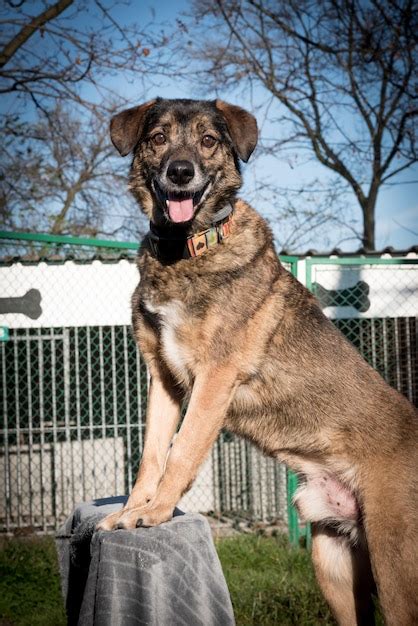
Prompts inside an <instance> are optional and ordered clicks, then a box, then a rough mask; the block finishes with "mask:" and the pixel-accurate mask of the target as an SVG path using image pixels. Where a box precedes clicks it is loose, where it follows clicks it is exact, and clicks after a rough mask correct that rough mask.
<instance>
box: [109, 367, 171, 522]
mask: <svg viewBox="0 0 418 626" xmlns="http://www.w3.org/2000/svg"><path fill="white" fill-rule="evenodd" d="M149 367H150V372H151V382H150V389H149V395H148V406H147V419H146V429H145V443H144V450H143V453H142V458H141V465H140V468H139V472H138V476H137V479H136V482H135V485H134V487H133V489H132V492H131V494H130V496H129V498H128V501H127V502H126V504H125V507H124V508H123V509H122V510H121V511H117V512H116V513H111V514H110V515H108V516H107V517H105V518H104V519H103V520H102V521H101V522H99V524H98V525H97V528H99V529H101V530H111V529H112V528H115V527H116V526H117V525H118V523H119V519H120V518H121V517H122V516H123V515H124V513H125V512H126V511H127V510H129V509H132V508H137V507H141V506H144V505H145V504H147V503H148V502H150V501H151V500H152V499H153V498H154V496H155V494H156V492H157V487H158V484H159V482H160V480H161V476H162V475H163V472H164V465H165V462H166V459H167V453H168V449H169V446H170V443H171V440H172V438H173V436H174V433H175V431H176V428H177V424H178V422H179V419H180V411H181V398H180V397H179V396H178V395H177V393H176V390H175V389H174V388H172V386H171V385H170V383H169V381H168V380H167V377H164V376H163V374H162V373H161V372H160V371H159V370H158V369H157V368H156V367H155V366H154V365H153V364H152V363H151V364H150V365H149Z"/></svg>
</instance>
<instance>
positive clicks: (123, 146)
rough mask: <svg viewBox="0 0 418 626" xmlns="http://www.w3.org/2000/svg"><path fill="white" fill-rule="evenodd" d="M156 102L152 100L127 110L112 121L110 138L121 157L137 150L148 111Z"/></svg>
mask: <svg viewBox="0 0 418 626" xmlns="http://www.w3.org/2000/svg"><path fill="white" fill-rule="evenodd" d="M155 103H156V100H150V101H149V102H145V104H140V105H139V106H137V107H133V108H132V109H125V111H121V112H120V113H117V114H116V115H114V116H113V117H112V119H111V120H110V138H111V140H112V143H113V145H114V146H115V148H116V149H117V150H118V151H119V153H120V154H121V156H126V155H127V154H129V153H130V152H132V150H133V149H134V148H135V145H136V143H137V141H138V139H139V136H140V134H141V131H142V128H143V126H144V121H145V115H146V113H147V111H148V110H149V109H150V108H151V107H153V106H154V104H155Z"/></svg>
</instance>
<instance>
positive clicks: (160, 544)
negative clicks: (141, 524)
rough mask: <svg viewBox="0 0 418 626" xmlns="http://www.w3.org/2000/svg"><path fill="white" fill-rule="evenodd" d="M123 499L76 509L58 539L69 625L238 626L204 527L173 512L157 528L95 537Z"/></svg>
mask: <svg viewBox="0 0 418 626" xmlns="http://www.w3.org/2000/svg"><path fill="white" fill-rule="evenodd" d="M125 501H126V497H116V498H106V499H102V500H94V501H93V502H87V503H83V504H81V505H79V506H78V507H77V508H76V509H75V511H74V513H73V515H71V517H69V518H68V520H67V521H66V522H65V524H64V525H63V526H62V528H61V529H60V530H59V532H58V533H57V536H56V541H57V549H58V556H59V562H60V571H61V582H62V590H63V594H64V600H65V603H66V609H67V614H68V623H69V624H71V625H72V624H79V625H80V626H90V625H95V626H102V625H103V626H118V625H120V626H122V625H123V626H131V625H132V626H133V625H134V624H149V625H154V626H166V625H167V626H168V625H169V624H170V625H177V624H179V625H180V624H181V625H184V626H185V625H187V626H194V625H196V626H197V625H201V626H215V625H218V626H221V625H222V626H224V625H225V626H228V625H230V624H235V621H234V616H233V611H232V605H231V600H230V597H229V592H228V588H227V586H226V582H225V578H224V576H223V572H222V569H221V565H220V562H219V559H218V556H217V553H216V550H215V546H214V543H213V539H212V535H211V530H210V526H209V524H208V522H207V520H206V519H205V518H204V517H203V516H202V515H198V514H194V513H188V514H184V513H182V512H181V511H179V510H178V509H176V510H175V515H174V517H173V519H172V520H171V521H170V522H167V523H165V524H161V526H156V527H155V528H137V529H135V530H114V531H111V532H104V531H98V532H95V525H96V523H97V521H98V520H99V519H101V518H102V517H104V516H105V515H107V514H108V513H111V512H113V511H117V510H119V509H120V508H121V507H122V506H123V504H124V502H125Z"/></svg>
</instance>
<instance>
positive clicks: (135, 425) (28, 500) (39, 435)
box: [0, 234, 418, 531]
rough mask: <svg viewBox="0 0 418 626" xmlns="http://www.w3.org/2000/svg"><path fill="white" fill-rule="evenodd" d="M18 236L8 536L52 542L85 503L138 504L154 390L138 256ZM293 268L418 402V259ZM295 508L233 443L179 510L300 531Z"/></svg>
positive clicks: (3, 367) (13, 261) (8, 305)
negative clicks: (135, 494)
mask: <svg viewBox="0 0 418 626" xmlns="http://www.w3.org/2000/svg"><path fill="white" fill-rule="evenodd" d="M19 236H20V237H22V239H18V237H19ZM8 237H9V238H6V237H5V234H3V237H1V236H0V245H1V248H0V260H1V261H0V284H1V297H0V331H2V335H1V338H2V341H1V342H0V357H1V361H0V372H1V373H0V392H1V406H2V408H3V418H2V423H1V442H0V443H1V449H0V455H1V458H0V480H1V484H2V485H3V487H4V494H5V497H4V498H3V499H2V503H1V504H0V525H1V526H2V528H3V529H5V530H7V531H12V530H14V529H16V528H22V527H27V526H29V527H32V528H34V529H40V530H44V531H46V530H49V529H54V528H56V527H57V526H58V525H59V524H60V523H61V521H62V520H63V519H64V518H65V517H66V516H67V515H68V514H69V513H70V512H71V509H72V508H73V506H74V504H75V503H76V502H79V501H81V500H89V499H94V498H100V497H106V496H110V495H116V494H124V493H128V492H129V491H130V489H131V487H132V485H133V483H134V480H135V475H136V471H137V468H138V464H139V459H140V456H141V451H142V445H143V437H144V421H145V420H144V416H145V409H146V397H147V385H148V379H147V371H146V368H145V365H144V363H143V361H142V359H141V357H140V355H139V353H138V351H137V348H136V345H135V342H134V340H133V338H132V335H131V331H130V298H131V294H132V292H133V290H134V288H135V286H136V284H137V282H138V273H137V269H136V266H135V263H134V257H135V254H136V245H134V244H115V243H109V242H102V243H101V242H97V241H85V240H84V241H82V242H80V241H79V240H76V239H71V238H60V237H49V236H44V237H42V236H28V238H27V239H25V238H24V236H23V235H9V236H8ZM282 260H283V262H284V263H285V264H286V265H287V267H288V269H290V270H291V271H293V272H294V273H296V272H298V274H299V278H304V277H305V276H306V283H307V284H308V286H309V287H310V288H312V289H313V290H314V291H315V293H316V294H317V296H318V297H319V299H320V301H321V303H322V305H323V306H324V308H325V312H326V313H327V314H328V315H330V317H332V318H333V319H334V320H335V323H336V324H337V325H338V326H339V327H340V328H341V330H342V331H343V332H344V333H345V334H346V335H347V336H348V337H349V339H350V340H351V341H353V343H355V345H356V346H357V347H358V348H359V349H360V351H361V352H362V353H363V355H364V356H365V357H366V358H367V359H368V360H369V361H370V362H371V363H372V365H373V366H374V367H376V368H377V369H378V370H379V371H380V372H381V373H382V374H383V375H384V376H385V377H386V378H387V380H388V381H389V382H390V383H391V384H393V385H394V386H396V387H397V388H399V389H400V391H402V392H403V393H405V394H406V395H407V396H408V397H409V398H410V399H411V400H412V401H415V402H416V401H417V376H418V367H417V334H416V317H415V316H416V312H417V310H418V307H417V301H416V298H417V294H416V287H417V281H418V274H417V271H416V270H417V265H416V263H417V259H416V258H410V259H396V258H391V259H387V260H383V259H380V258H379V259H373V260H370V259H367V260H365V259H357V260H353V259H352V260H351V263H348V261H349V260H348V259H343V258H338V259H328V258H327V259H318V260H317V259H314V258H313V259H308V260H300V261H298V260H297V259H296V258H290V257H287V258H284V259H282ZM302 272H303V275H302ZM414 290H415V291H414ZM290 484H291V485H292V481H291V482H290ZM288 496H289V493H287V489H286V471H285V469H284V467H283V466H282V465H280V464H279V463H277V462H276V461H274V460H273V459H268V458H265V457H263V456H262V455H261V454H260V452H258V451H257V450H256V449H255V448H254V447H253V446H251V445H250V444H249V443H247V442H244V441H243V440H239V439H237V438H235V437H233V436H231V435H230V434H229V433H227V432H223V433H222V434H221V435H220V437H219V438H218V441H217V442H216V444H215V445H214V447H213V450H212V452H211V455H210V456H209V458H208V459H207V461H206V462H205V464H204V466H203V468H202V470H201V472H200V474H199V476H198V478H197V480H196V482H195V484H194V485H193V487H192V489H191V491H190V492H189V493H188V494H186V495H185V496H184V498H183V500H182V502H181V504H180V506H182V507H183V508H184V509H185V510H192V511H202V512H210V511H212V512H215V513H216V514H219V513H221V514H223V515H224V516H228V517H229V518H234V519H241V520H247V521H255V520H257V521H263V522H265V523H267V522H269V523H275V524H278V525H280V526H281V527H284V526H285V524H286V523H287V520H288V516H289V513H290V516H289V521H290V524H292V523H293V524H294V525H295V524H296V523H297V520H296V516H295V513H294V512H292V511H291V508H290V507H288Z"/></svg>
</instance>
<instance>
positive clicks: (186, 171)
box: [167, 161, 194, 185]
mask: <svg viewBox="0 0 418 626" xmlns="http://www.w3.org/2000/svg"><path fill="white" fill-rule="evenodd" d="M167 176H168V178H169V179H170V180H171V182H173V183H174V184H175V185H187V183H188V182H190V181H191V180H192V178H193V176H194V167H193V163H191V162H190V161H172V162H171V163H170V165H169V166H168V170H167Z"/></svg>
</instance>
